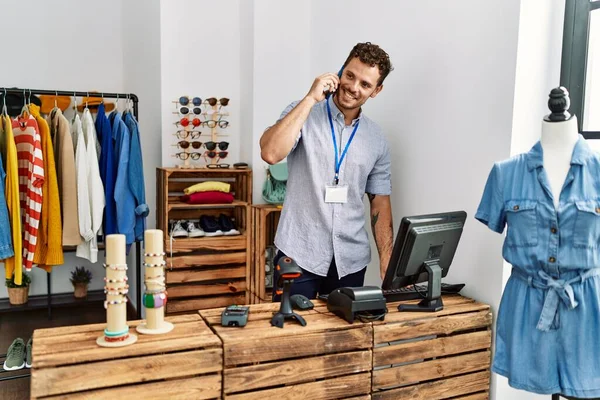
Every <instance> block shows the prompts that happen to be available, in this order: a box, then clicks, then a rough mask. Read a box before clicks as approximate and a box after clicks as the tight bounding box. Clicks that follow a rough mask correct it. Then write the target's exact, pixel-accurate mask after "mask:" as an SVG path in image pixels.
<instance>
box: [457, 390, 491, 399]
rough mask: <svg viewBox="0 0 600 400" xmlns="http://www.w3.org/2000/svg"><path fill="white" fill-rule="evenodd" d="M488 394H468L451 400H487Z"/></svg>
mask: <svg viewBox="0 0 600 400" xmlns="http://www.w3.org/2000/svg"><path fill="white" fill-rule="evenodd" d="M489 398H490V394H489V393H488V392H482V393H475V394H468V395H466V396H459V397H454V398H453V399H452V400H489Z"/></svg>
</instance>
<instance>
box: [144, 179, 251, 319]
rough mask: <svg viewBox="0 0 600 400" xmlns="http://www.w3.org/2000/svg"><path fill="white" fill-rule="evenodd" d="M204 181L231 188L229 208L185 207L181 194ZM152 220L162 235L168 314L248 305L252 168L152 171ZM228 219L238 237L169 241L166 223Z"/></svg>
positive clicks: (216, 205) (225, 206) (216, 206)
mask: <svg viewBox="0 0 600 400" xmlns="http://www.w3.org/2000/svg"><path fill="white" fill-rule="evenodd" d="M203 181H221V182H227V183H229V184H230V185H231V192H232V193H233V194H234V201H233V203H230V204H186V203H183V202H181V201H180V196H181V195H183V189H185V188H187V187H189V186H191V185H193V184H195V183H199V182H203ZM156 186H157V187H156V193H157V202H156V203H157V207H156V212H157V215H156V221H157V226H158V228H159V229H162V231H163V233H164V249H165V252H166V253H167V255H166V262H167V268H166V270H165V275H166V284H167V292H168V296H169V301H168V302H167V309H166V313H167V314H174V313H190V312H196V311H197V310H199V309H206V308H214V307H224V306H227V305H231V304H247V303H249V300H250V291H249V288H250V266H251V241H250V240H251V230H252V229H251V226H252V225H251V223H252V222H251V214H250V204H251V203H252V170H251V169H240V170H237V169H231V168H228V169H208V168H198V169H180V168H157V169H156ZM221 213H223V214H226V215H228V216H229V217H231V218H233V220H234V223H235V226H236V228H237V229H238V230H239V231H240V235H235V236H214V237H199V238H174V239H173V240H171V238H170V224H169V221H170V220H179V219H183V220H187V219H192V220H198V219H199V218H200V216H201V215H214V216H215V217H218V216H219V214H221Z"/></svg>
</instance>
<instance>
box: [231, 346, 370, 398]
mask: <svg viewBox="0 0 600 400" xmlns="http://www.w3.org/2000/svg"><path fill="white" fill-rule="evenodd" d="M371 357H372V356H371V351H370V350H365V351H358V352H352V353H340V354H331V355H327V356H320V357H308V358H302V359H297V360H290V361H281V362H273V363H267V364H260V365H251V366H248V367H240V368H232V369H225V371H224V372H223V375H224V377H223V379H224V383H225V384H224V387H223V390H224V392H225V393H227V394H230V393H234V392H239V391H241V390H243V391H248V390H253V389H258V388H263V387H268V386H276V385H292V384H295V383H300V382H310V381H312V380H316V379H319V378H334V377H336V376H341V375H349V374H355V373H358V372H367V371H370V370H371Z"/></svg>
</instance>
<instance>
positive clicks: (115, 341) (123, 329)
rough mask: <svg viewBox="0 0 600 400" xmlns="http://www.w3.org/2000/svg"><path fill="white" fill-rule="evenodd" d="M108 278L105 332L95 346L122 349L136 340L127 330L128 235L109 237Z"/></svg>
mask: <svg viewBox="0 0 600 400" xmlns="http://www.w3.org/2000/svg"><path fill="white" fill-rule="evenodd" d="M104 268H105V270H106V276H105V277H104V282H105V286H104V293H105V294H106V300H105V301H104V308H105V309H106V329H104V335H103V336H100V337H99V338H98V339H97V340H96V343H97V344H98V346H102V347H122V346H127V345H130V344H133V343H135V342H136V341H137V336H136V335H134V334H131V333H129V326H127V297H126V294H127V293H128V292H129V285H128V284H127V264H126V259H125V235H107V236H106V264H104Z"/></svg>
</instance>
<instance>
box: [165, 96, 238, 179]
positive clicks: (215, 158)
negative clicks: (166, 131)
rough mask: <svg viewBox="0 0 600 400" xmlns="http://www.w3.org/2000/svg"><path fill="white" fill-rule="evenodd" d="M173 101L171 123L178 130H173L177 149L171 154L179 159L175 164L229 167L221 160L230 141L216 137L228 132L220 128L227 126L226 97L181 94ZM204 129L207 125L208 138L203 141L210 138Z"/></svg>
mask: <svg viewBox="0 0 600 400" xmlns="http://www.w3.org/2000/svg"><path fill="white" fill-rule="evenodd" d="M173 103H174V104H175V106H176V110H175V111H173V114H175V115H177V120H176V121H175V123H174V124H175V126H176V128H177V131H176V132H175V133H174V134H173V136H174V137H175V140H176V142H175V144H173V146H175V147H177V151H176V153H175V154H174V155H173V157H175V158H177V160H178V161H180V162H182V164H179V165H177V168H184V169H190V168H209V169H222V168H229V163H223V162H221V160H222V159H224V158H226V157H227V155H228V154H229V152H228V148H229V142H227V141H223V140H220V139H219V138H220V137H222V136H227V135H224V134H223V133H221V132H220V130H223V129H226V128H227V127H228V126H229V121H228V120H227V119H225V118H226V117H227V116H229V112H228V111H227V106H228V105H229V99H228V98H227V97H221V98H220V99H217V98H216V97H211V98H208V99H206V100H202V99H201V98H200V97H190V96H181V97H179V99H178V100H176V101H173ZM206 129H210V140H207V141H203V139H208V138H209V135H207V134H204V132H205V130H206ZM202 130H204V132H203V131H202ZM202 161H204V164H202Z"/></svg>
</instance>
